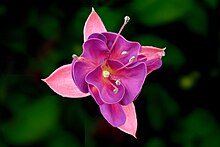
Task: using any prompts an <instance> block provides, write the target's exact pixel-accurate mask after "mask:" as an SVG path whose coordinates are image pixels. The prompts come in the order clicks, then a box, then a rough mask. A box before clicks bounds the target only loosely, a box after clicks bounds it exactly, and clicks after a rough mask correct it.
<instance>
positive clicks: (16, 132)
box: [2, 96, 59, 145]
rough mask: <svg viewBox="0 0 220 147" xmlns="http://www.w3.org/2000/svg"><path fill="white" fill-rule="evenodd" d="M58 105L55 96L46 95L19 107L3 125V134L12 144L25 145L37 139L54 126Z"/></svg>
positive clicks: (49, 131) (57, 115) (46, 133)
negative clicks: (13, 115)
mask: <svg viewBox="0 0 220 147" xmlns="http://www.w3.org/2000/svg"><path fill="white" fill-rule="evenodd" d="M58 117H59V106H58V103H57V102H56V99H55V97H53V96H46V97H44V98H42V99H39V100H37V101H35V102H33V103H30V104H27V105H26V106H25V107H21V108H20V110H19V111H18V112H17V115H15V117H14V118H13V119H12V120H11V121H10V122H9V123H7V124H4V126H3V129H2V130H3V134H4V137H5V138H6V140H7V141H8V142H10V143H11V144H14V145H26V144H31V143H33V142H36V141H39V140H40V139H42V138H44V137H46V136H47V135H49V134H50V133H51V131H52V130H53V129H54V128H55V127H56V125H57V120H58Z"/></svg>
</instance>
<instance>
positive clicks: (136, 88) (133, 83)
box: [117, 62, 147, 105]
mask: <svg viewBox="0 0 220 147" xmlns="http://www.w3.org/2000/svg"><path fill="white" fill-rule="evenodd" d="M117 74H118V77H119V78H120V80H121V83H122V85H124V87H125V94H124V97H123V99H122V100H121V101H120V104H122V105H128V104H130V103H131V102H133V101H134V100H135V98H136V97H137V95H138V94H139V93H140V91H141V88H142V86H143V84H144V80H145V78H146V75H147V69H146V65H145V63H143V62H142V63H137V64H135V65H133V66H131V67H125V68H123V69H121V70H120V71H118V73H117Z"/></svg>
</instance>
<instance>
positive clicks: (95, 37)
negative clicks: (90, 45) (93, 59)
mask: <svg viewBox="0 0 220 147" xmlns="http://www.w3.org/2000/svg"><path fill="white" fill-rule="evenodd" d="M92 38H93V39H100V40H102V41H103V42H105V43H107V38H106V37H105V36H104V35H103V34H100V33H93V34H91V35H90V36H89V38H88V39H92Z"/></svg>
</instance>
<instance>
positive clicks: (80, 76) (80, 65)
mask: <svg viewBox="0 0 220 147" xmlns="http://www.w3.org/2000/svg"><path fill="white" fill-rule="evenodd" d="M72 66H73V68H72V76H73V79H74V82H75V84H76V85H77V87H78V88H79V89H80V90H81V91H82V92H84V93H88V92H89V91H88V84H87V83H86V81H85V77H86V75H87V74H88V73H89V72H91V71H92V70H94V68H95V66H94V65H93V64H89V63H87V62H84V61H83V60H79V61H76V62H73V64H72Z"/></svg>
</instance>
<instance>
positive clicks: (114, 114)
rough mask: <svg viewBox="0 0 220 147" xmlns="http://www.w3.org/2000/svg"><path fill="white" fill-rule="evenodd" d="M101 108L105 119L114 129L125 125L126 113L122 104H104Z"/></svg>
mask: <svg viewBox="0 0 220 147" xmlns="http://www.w3.org/2000/svg"><path fill="white" fill-rule="evenodd" d="M99 108H100V111H101V113H102V115H103V116H104V118H105V119H106V120H107V121H108V122H109V123H110V124H111V125H112V126H113V127H119V126H121V125H123V124H124V123H125V120H126V116H125V112H124V110H123V108H122V106H121V105H120V104H103V105H100V106H99Z"/></svg>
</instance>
